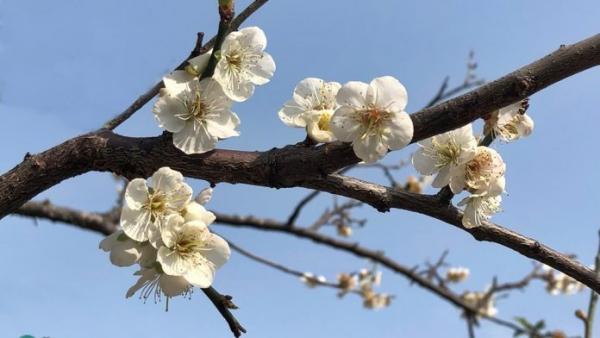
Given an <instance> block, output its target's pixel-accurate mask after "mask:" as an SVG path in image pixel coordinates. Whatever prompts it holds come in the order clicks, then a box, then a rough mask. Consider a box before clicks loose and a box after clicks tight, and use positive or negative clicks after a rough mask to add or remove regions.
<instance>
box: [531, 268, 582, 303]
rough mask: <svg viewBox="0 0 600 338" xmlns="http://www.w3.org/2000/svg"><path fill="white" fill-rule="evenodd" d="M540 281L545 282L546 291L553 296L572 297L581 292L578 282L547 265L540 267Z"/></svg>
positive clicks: (580, 285)
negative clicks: (541, 271) (541, 272)
mask: <svg viewBox="0 0 600 338" xmlns="http://www.w3.org/2000/svg"><path fill="white" fill-rule="evenodd" d="M542 270H543V274H542V277H541V278H542V279H543V280H544V281H545V282H546V291H548V293H550V294H551V295H553V296H556V295H573V294H576V293H578V292H580V291H582V290H583V284H581V282H579V281H578V280H576V279H574V278H572V277H569V276H567V275H565V274H564V273H562V272H559V271H556V270H554V269H552V268H551V267H549V266H547V265H543V266H542Z"/></svg>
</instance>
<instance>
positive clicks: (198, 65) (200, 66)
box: [185, 49, 212, 77]
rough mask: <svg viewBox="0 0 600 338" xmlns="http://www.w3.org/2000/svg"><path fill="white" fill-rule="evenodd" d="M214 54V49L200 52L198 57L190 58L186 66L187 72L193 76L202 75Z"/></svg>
mask: <svg viewBox="0 0 600 338" xmlns="http://www.w3.org/2000/svg"><path fill="white" fill-rule="evenodd" d="M211 55H212V49H211V50H209V51H208V52H206V53H204V54H200V55H198V56H196V57H193V58H191V59H189V60H188V61H187V62H188V64H187V66H186V67H185V72H186V73H188V74H189V75H191V76H192V77H198V76H201V75H202V73H203V72H204V70H205V69H206V66H208V61H210V57H211Z"/></svg>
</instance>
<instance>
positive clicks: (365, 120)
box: [360, 106, 392, 132]
mask: <svg viewBox="0 0 600 338" xmlns="http://www.w3.org/2000/svg"><path fill="white" fill-rule="evenodd" d="M391 116H392V114H390V113H389V112H387V111H385V110H382V109H379V108H377V107H374V106H371V107H368V108H367V109H365V110H364V111H362V114H361V115H360V123H361V124H362V125H363V127H365V128H366V129H367V132H379V131H380V130H381V129H382V127H383V123H384V122H385V121H386V120H388V119H389V118H390V117H391Z"/></svg>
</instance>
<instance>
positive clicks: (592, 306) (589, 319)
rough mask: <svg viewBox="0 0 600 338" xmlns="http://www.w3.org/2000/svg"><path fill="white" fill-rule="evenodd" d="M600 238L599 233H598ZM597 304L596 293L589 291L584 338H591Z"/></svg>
mask: <svg viewBox="0 0 600 338" xmlns="http://www.w3.org/2000/svg"><path fill="white" fill-rule="evenodd" d="M599 236H600V232H599ZM594 271H595V272H596V274H598V275H600V245H598V253H597V254H596V261H595V266H594ZM597 303H598V293H596V292H595V291H594V290H590V303H589V305H588V311H587V315H586V316H585V334H584V337H585V338H592V328H593V326H594V317H595V316H596V304H597Z"/></svg>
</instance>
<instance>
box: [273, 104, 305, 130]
mask: <svg viewBox="0 0 600 338" xmlns="http://www.w3.org/2000/svg"><path fill="white" fill-rule="evenodd" d="M305 112H306V108H305V107H303V106H301V105H300V104H298V102H296V101H295V100H289V101H288V102H286V103H285V105H284V106H283V108H281V110H279V112H278V113H277V115H278V116H279V119H280V120H281V121H282V122H283V123H285V125H286V126H288V127H298V128H304V127H306V120H305V119H304V113H305Z"/></svg>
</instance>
